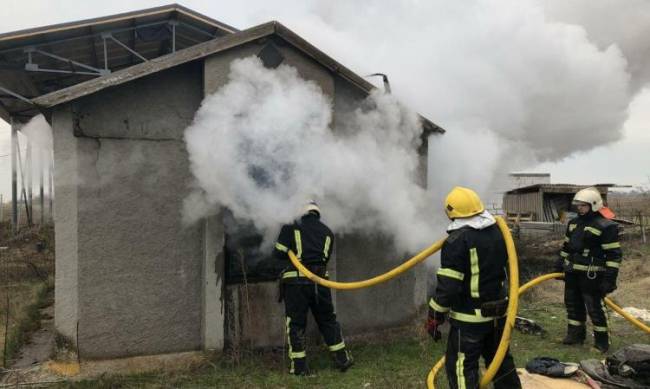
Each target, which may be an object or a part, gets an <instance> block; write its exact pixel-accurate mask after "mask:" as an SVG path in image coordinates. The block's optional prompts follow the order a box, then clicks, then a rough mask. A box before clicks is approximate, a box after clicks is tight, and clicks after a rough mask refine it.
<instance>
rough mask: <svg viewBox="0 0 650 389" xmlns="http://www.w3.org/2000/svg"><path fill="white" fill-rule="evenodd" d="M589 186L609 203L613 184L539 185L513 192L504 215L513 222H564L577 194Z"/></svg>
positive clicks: (507, 197) (505, 199) (506, 196)
mask: <svg viewBox="0 0 650 389" xmlns="http://www.w3.org/2000/svg"><path fill="white" fill-rule="evenodd" d="M590 186H594V187H596V188H598V190H599V191H600V194H601V195H602V196H603V200H604V201H605V202H607V193H608V190H609V188H610V187H612V186H614V184H596V185H572V184H536V185H530V186H525V187H522V188H517V189H512V190H510V191H508V192H506V193H505V194H504V195H503V211H504V213H505V214H506V215H507V217H508V218H509V219H511V220H513V219H516V220H522V221H535V222H547V223H551V222H554V221H563V220H564V217H563V216H564V214H565V213H566V212H570V211H571V201H572V200H573V196H574V195H575V194H576V192H578V191H579V190H581V189H584V188H588V187H590Z"/></svg>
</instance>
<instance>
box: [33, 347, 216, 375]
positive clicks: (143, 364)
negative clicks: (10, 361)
mask: <svg viewBox="0 0 650 389" xmlns="http://www.w3.org/2000/svg"><path fill="white" fill-rule="evenodd" d="M209 357H210V355H209V354H208V353H206V352H202V351H190V352H182V353H172V354H160V355H144V356H137V357H128V358H118V359H106V360H95V361H82V362H81V366H79V365H78V364H76V363H69V362H56V361H50V362H48V363H46V364H45V369H47V370H49V371H50V372H51V373H54V374H56V375H58V376H61V377H68V378H72V379H74V380H80V379H90V378H96V377H99V376H102V375H105V374H106V375H125V374H139V373H147V372H151V371H160V370H163V371H183V370H190V369H192V368H194V367H197V366H199V365H201V364H203V363H205V361H206V360H207V359H208V358H209ZM72 365H76V368H75V366H72ZM70 373H72V374H70ZM74 373H76V374H74Z"/></svg>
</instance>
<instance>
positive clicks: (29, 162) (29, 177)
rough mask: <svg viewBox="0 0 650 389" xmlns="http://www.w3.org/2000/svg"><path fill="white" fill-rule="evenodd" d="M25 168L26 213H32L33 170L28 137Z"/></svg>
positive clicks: (30, 144) (30, 143)
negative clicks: (27, 210) (27, 209)
mask: <svg viewBox="0 0 650 389" xmlns="http://www.w3.org/2000/svg"><path fill="white" fill-rule="evenodd" d="M25 165H26V166H25V169H26V170H27V172H25V174H26V175H27V208H29V212H28V214H30V215H32V217H33V215H34V212H33V211H34V206H33V204H34V203H33V201H32V199H33V188H34V185H33V183H32V176H33V171H32V169H33V168H32V165H33V164H32V141H31V140H30V139H29V138H28V139H27V150H26V151H25Z"/></svg>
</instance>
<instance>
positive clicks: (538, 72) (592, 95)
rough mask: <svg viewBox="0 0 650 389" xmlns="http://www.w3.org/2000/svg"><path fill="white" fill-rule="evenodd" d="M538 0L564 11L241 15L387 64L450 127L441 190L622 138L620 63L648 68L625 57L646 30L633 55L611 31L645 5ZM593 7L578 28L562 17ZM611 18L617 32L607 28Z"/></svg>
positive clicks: (460, 4) (405, 92) (378, 6)
mask: <svg viewBox="0 0 650 389" xmlns="http://www.w3.org/2000/svg"><path fill="white" fill-rule="evenodd" d="M546 2H547V3H553V4H556V5H555V6H554V8H564V7H566V8H571V10H572V11H571V12H569V11H566V12H564V11H563V10H558V11H557V12H555V11H554V12H551V11H553V10H550V9H549V8H551V7H546V8H545V7H543V4H544V3H545V1H543V0H496V1H495V0H468V1H446V0H431V1H416V2H414V1H408V0H403V1H381V0H375V1H364V2H343V3H340V2H336V3H333V2H329V1H316V2H310V3H308V4H302V5H301V6H300V7H281V6H277V4H275V3H274V4H273V9H269V10H268V13H267V12H259V13H258V14H257V17H258V18H259V20H254V21H251V22H258V21H262V20H263V19H268V18H269V13H271V15H273V17H277V18H278V19H279V20H280V21H282V22H283V23H286V24H287V25H288V26H289V27H290V28H292V29H294V30H295V31H296V32H298V33H299V34H301V35H302V36H304V37H305V38H306V39H308V40H309V41H310V42H312V43H314V44H315V45H316V46H318V47H319V48H321V49H323V50H324V51H325V52H327V53H330V54H332V55H333V56H334V57H335V58H336V59H338V60H340V61H341V62H342V63H344V64H346V65H347V66H350V67H351V68H352V69H353V70H355V71H357V72H358V73H359V74H368V73H374V72H383V73H387V74H388V76H389V77H390V80H391V84H392V86H393V93H394V94H396V95H397V96H398V98H399V99H400V101H403V102H404V103H405V104H406V105H407V106H409V107H411V108H412V109H415V110H416V111H418V112H420V113H422V114H423V115H424V116H426V117H428V118H430V119H431V120H433V121H434V122H436V123H437V124H439V125H441V126H442V127H443V128H445V129H446V130H447V131H448V132H447V134H446V135H444V136H442V137H436V138H434V139H432V141H431V149H430V155H431V157H432V159H431V161H430V168H431V169H430V173H431V177H430V178H431V185H430V186H431V188H432V190H434V191H435V192H436V193H438V194H439V195H442V194H444V193H445V192H446V191H447V190H449V188H450V187H451V186H453V185H455V184H456V183H458V182H465V181H467V182H468V183H469V185H471V186H472V187H477V188H479V187H480V188H490V187H493V186H494V185H493V181H494V179H495V178H498V177H499V176H501V175H505V174H506V173H507V172H509V171H512V170H520V169H526V168H528V167H532V166H535V165H536V164H537V163H539V162H540V161H554V160H560V159H563V158H565V157H567V156H569V155H572V154H574V153H576V152H579V151H584V150H590V149H593V148H595V147H598V146H601V145H603V144H607V143H611V142H615V141H617V140H619V139H621V137H622V134H623V133H622V125H623V123H624V122H625V120H626V118H627V108H628V105H629V103H630V101H631V98H632V96H633V92H634V91H635V90H636V89H637V88H636V86H631V84H630V82H631V81H630V80H631V75H630V71H631V70H632V71H633V70H634V69H637V68H639V69H641V68H644V69H650V67H648V66H645V67H644V66H637V65H636V64H637V62H634V63H632V64H631V63H630V62H629V61H630V60H635V58H636V57H640V56H642V53H647V51H648V44H647V39H646V38H645V37H646V36H647V34H645V35H639V36H638V37H639V38H641V37H643V40H641V39H636V40H635V42H637V43H641V42H643V44H644V45H645V50H642V51H641V50H640V51H638V54H637V55H633V54H632V53H633V52H634V49H633V48H634V47H637V46H634V45H627V44H619V40H618V39H617V38H618V37H620V40H624V39H625V38H626V37H627V36H631V35H633V34H634V31H642V30H643V29H644V28H647V25H648V23H646V22H645V20H647V17H646V16H644V15H647V13H646V12H639V15H636V16H634V17H633V18H632V19H629V21H628V22H622V21H621V20H620V19H622V17H623V15H627V14H633V13H634V12H638V10H639V7H640V3H642V2H643V1H641V0H632V1H630V2H621V1H616V0H611V1H607V0H604V1H600V2H598V1H595V2H594V1H586V0H585V1H578V2H561V1H546ZM595 3H598V4H603V3H606V4H609V6H608V7H606V8H605V9H604V10H602V12H601V8H602V7H601V6H595ZM622 3H625V4H622ZM629 3H634V4H632V5H630V4H629ZM581 4H582V6H580V5H581ZM646 4H647V2H646ZM635 5H636V6H635ZM643 8H648V7H647V6H643ZM621 10H622V11H623V12H620V11H621ZM596 12H598V14H599V15H601V16H602V18H600V19H598V20H597V22H592V20H596V19H594V18H589V20H585V21H584V22H585V23H589V26H588V27H587V28H585V26H582V25H580V24H577V22H580V21H582V20H578V21H577V22H576V21H575V20H577V18H571V17H570V16H571V15H574V14H581V15H592V14H594V13H596ZM359 15H364V16H363V17H361V18H360V17H359ZM613 15H616V16H615V17H614V16H613ZM560 16H562V18H561V17H560ZM642 18H645V19H643V20H641V19H642ZM585 19H586V18H585ZM601 19H602V20H604V21H605V22H603V23H601ZM611 21H615V23H613V24H612V23H610V22H611ZM634 21H637V23H634ZM596 24H598V25H600V26H601V27H600V29H597V28H592V27H591V26H594V25H596ZM629 24H633V25H635V26H637V27H633V26H628V25H629ZM640 25H643V26H645V27H640ZM615 28H618V30H621V31H625V32H619V33H617V34H616V35H609V36H608V35H607V31H608V29H615ZM592 31H593V33H592ZM597 32H598V34H597ZM628 47H630V48H629V49H628ZM622 50H623V51H622ZM624 53H625V54H628V53H629V56H626V55H624ZM645 58H646V60H645V61H647V58H650V57H648V56H647V55H645ZM638 63H639V64H641V62H638ZM637 73H638V74H639V76H638V77H637V76H636V74H637ZM637 73H634V72H633V73H632V74H633V75H635V76H634V77H633V78H632V82H635V80H638V79H641V77H642V76H641V73H640V72H637ZM484 139H487V140H488V142H487V143H481V142H480V140H484ZM451 172H453V174H450V173H451ZM469 178H472V179H471V180H469ZM486 191H487V189H486ZM483 194H486V193H485V192H484V193H483Z"/></svg>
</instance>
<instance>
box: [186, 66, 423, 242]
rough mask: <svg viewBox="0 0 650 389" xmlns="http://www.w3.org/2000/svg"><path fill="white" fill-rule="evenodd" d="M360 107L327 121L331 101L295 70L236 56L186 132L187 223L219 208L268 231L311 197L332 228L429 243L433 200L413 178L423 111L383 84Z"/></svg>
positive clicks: (329, 115)
mask: <svg viewBox="0 0 650 389" xmlns="http://www.w3.org/2000/svg"><path fill="white" fill-rule="evenodd" d="M365 105H366V106H365V107H364V108H363V109H358V110H357V111H355V112H354V113H353V114H351V115H350V117H348V118H346V120H345V122H346V124H345V127H344V128H334V129H332V128H331V126H332V102H331V101H330V99H329V98H328V97H327V96H326V95H324V94H323V92H322V91H321V89H320V88H319V87H318V86H317V85H316V84H315V83H313V82H310V81H306V80H303V79H301V78H300V77H299V75H298V73H297V71H296V70H295V69H294V68H292V67H290V66H286V65H282V66H280V67H279V68H278V69H275V70H272V69H266V68H264V66H263V65H262V64H261V62H260V60H259V59H258V58H256V57H251V58H246V59H243V60H237V61H234V62H233V63H232V65H231V73H230V75H229V82H228V83H227V84H226V85H225V86H223V87H222V88H220V89H219V90H218V91H217V92H216V93H215V94H213V95H211V96H208V97H206V99H205V100H204V102H203V104H202V106H201V108H200V109H199V111H198V113H197V115H196V117H195V120H194V123H193V124H192V125H191V126H190V127H189V128H188V129H187V130H186V132H185V140H186V143H187V148H188V151H189V155H190V161H191V169H192V172H193V174H194V176H195V178H196V182H197V184H198V185H197V186H198V188H197V191H196V192H195V193H194V194H192V195H191V196H190V197H188V199H187V200H186V207H185V216H186V221H188V222H192V221H194V220H196V219H198V218H199V217H201V216H205V214H206V213H209V212H214V211H216V210H217V209H218V208H219V207H222V206H223V207H227V208H228V209H230V210H231V211H232V212H233V214H234V215H235V217H237V218H239V219H244V220H250V221H252V222H253V223H254V224H255V226H256V227H257V228H259V229H260V230H261V231H263V232H264V233H266V234H267V238H274V237H273V236H272V234H273V233H274V232H275V231H276V229H277V228H278V226H279V225H280V224H282V223H285V222H288V221H290V220H292V219H293V218H295V217H296V216H297V215H298V211H299V209H300V208H301V205H302V204H304V202H305V200H306V199H308V198H310V197H315V198H316V199H317V200H318V201H319V202H320V204H321V207H322V209H323V216H324V219H325V220H326V222H327V223H328V224H329V225H330V226H331V227H332V228H333V229H334V230H336V231H337V232H343V233H345V232H351V231H357V232H364V231H365V232H369V233H376V232H380V233H385V234H388V235H390V236H392V237H394V239H395V243H396V246H397V247H398V248H400V249H403V250H417V249H421V248H422V247H423V246H425V245H427V244H429V243H430V242H431V240H432V238H433V237H435V234H434V233H433V231H434V229H433V225H434V224H433V223H432V222H431V217H430V216H431V215H430V214H428V213H427V212H426V209H427V208H430V204H429V203H428V199H427V195H426V192H425V190H424V189H423V188H421V187H419V186H418V185H417V184H416V182H417V169H418V158H417V152H416V148H417V146H418V145H419V140H420V135H421V131H422V129H421V125H420V122H419V118H418V116H417V115H416V114H415V113H414V112H411V111H409V110H407V109H405V108H404V107H403V106H402V105H400V104H399V103H398V102H397V101H396V100H395V98H394V97H392V96H391V95H386V94H383V93H381V92H376V93H373V94H372V95H371V96H370V97H369V98H368V100H367V101H366V102H365Z"/></svg>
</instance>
